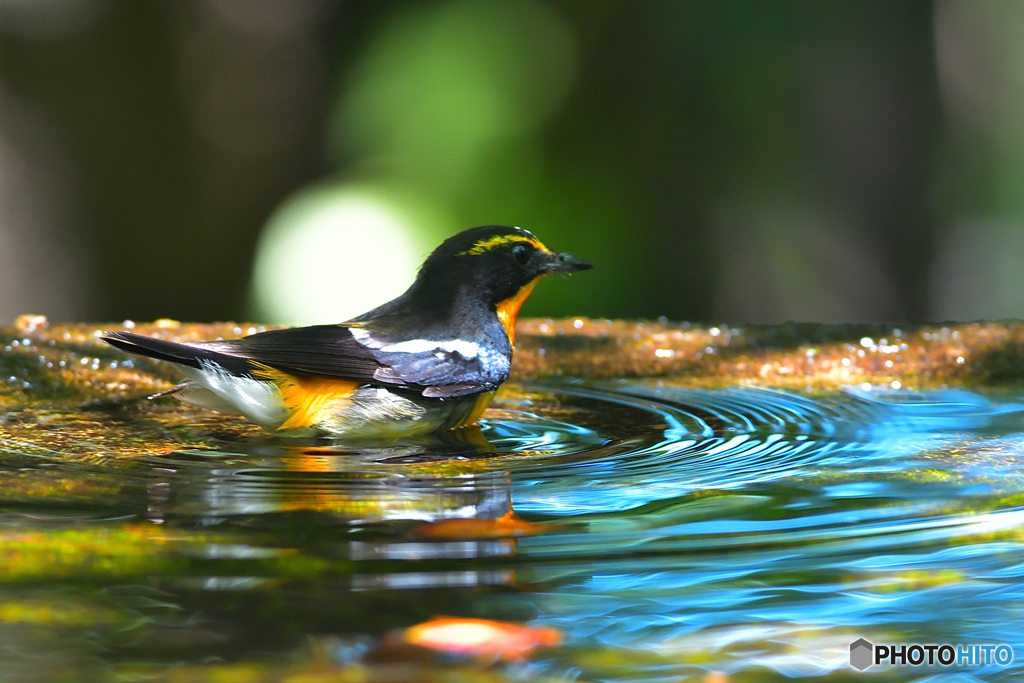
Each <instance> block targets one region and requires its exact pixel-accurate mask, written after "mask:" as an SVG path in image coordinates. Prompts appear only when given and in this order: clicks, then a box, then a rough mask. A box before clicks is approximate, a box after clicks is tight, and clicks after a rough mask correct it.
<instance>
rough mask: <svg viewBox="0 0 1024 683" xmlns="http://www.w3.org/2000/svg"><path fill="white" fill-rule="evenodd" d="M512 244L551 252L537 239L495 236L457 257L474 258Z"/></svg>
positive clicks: (460, 253) (524, 236) (521, 236)
mask: <svg viewBox="0 0 1024 683" xmlns="http://www.w3.org/2000/svg"><path fill="white" fill-rule="evenodd" d="M512 242H526V243H527V244H531V245H533V246H534V247H536V248H537V249H539V250H540V251H545V252H547V251H549V249H548V248H547V247H545V246H544V245H543V244H541V243H540V240H538V239H537V238H536V237H527V236H526V235H495V236H494V237H490V238H488V239H485V240H480V241H479V242H477V243H476V244H474V245H473V246H472V247H470V248H469V249H467V250H466V251H460V252H459V253H458V254H456V256H473V255H476V254H482V253H484V252H485V251H490V250H491V249H494V248H495V247H500V246H502V245H505V244H511V243H512Z"/></svg>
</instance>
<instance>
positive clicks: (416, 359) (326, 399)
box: [103, 226, 591, 437]
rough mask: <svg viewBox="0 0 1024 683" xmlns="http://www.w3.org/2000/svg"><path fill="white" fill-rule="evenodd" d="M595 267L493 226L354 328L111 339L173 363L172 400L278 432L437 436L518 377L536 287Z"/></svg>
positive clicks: (439, 252) (452, 242)
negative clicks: (176, 379) (180, 379)
mask: <svg viewBox="0 0 1024 683" xmlns="http://www.w3.org/2000/svg"><path fill="white" fill-rule="evenodd" d="M590 267H591V266H590V264H589V263H587V262H586V261H584V260H582V259H578V258H576V257H575V256H572V255H570V254H556V253H554V252H552V251H550V250H549V249H548V248H547V247H545V246H544V245H543V244H541V243H540V242H539V241H538V240H537V238H536V237H534V236H533V235H532V234H530V233H529V232H527V231H525V230H521V229H519V228H507V227H500V226H485V227H480V228H473V229H471V230H466V231H465V232H462V233H460V234H458V235H455V236H454V237H451V238H449V239H447V240H445V242H444V243H443V244H441V246H439V247H438V248H437V249H436V250H434V253H432V254H431V255H430V257H429V258H428V259H427V260H426V262H425V263H424V264H423V266H422V268H420V272H419V275H418V276H417V278H416V281H415V282H414V283H413V284H412V286H411V287H409V289H408V291H406V292H405V294H403V295H402V296H400V297H398V298H397V299H394V300H393V301H391V302H389V303H386V304H384V305H383V306H380V307H378V308H375V309H374V310H372V311H370V312H369V313H365V314H363V315H362V316H359V317H358V318H355V319H353V320H350V321H348V322H346V323H341V324H336V325H315V326H312V327H299V328H292V329H285V330H272V331H269V332H263V333H260V334H255V335H252V336H250V337H245V338H243V339H238V340H233V341H213V342H200V343H196V344H178V343H174V342H169V341H165V340H162V339H154V338H150V337H145V336H141V335H136V334H131V333H129V332H112V333H109V334H107V335H106V336H104V337H103V339H104V341H106V342H107V343H108V344H111V345H112V346H115V347H117V348H119V349H121V350H123V351H128V352H130V353H135V354H140V355H144V356H150V357H152V358H157V359H160V360H166V361H170V362H172V363H174V364H175V365H176V367H177V368H178V369H179V370H180V371H181V372H182V374H184V375H185V376H186V377H188V378H189V381H188V382H185V383H184V384H181V385H179V386H177V387H175V388H174V389H173V390H171V391H169V392H165V393H168V394H174V395H176V396H177V397H178V398H181V399H183V400H185V401H189V402H192V403H195V404H197V405H200V406H204V407H207V408H212V409H214V410H220V411H222V412H232V413H240V414H242V415H244V416H245V417H247V418H249V419H250V420H252V421H253V422H256V423H257V424H259V425H260V426H262V427H264V428H265V429H268V430H271V431H276V432H281V433H287V434H292V435H300V436H301V435H306V434H316V433H319V434H327V435H331V436H337V437H382V436H383V437H392V436H406V435H413V434H429V433H431V432H437V431H443V430H448V429H454V428H457V427H463V426H466V425H470V424H473V423H475V422H476V420H477V418H479V417H480V415H481V413H483V411H484V410H485V409H486V408H487V406H488V405H489V404H490V402H491V398H492V397H493V396H494V392H495V390H496V389H497V388H498V386H499V385H501V384H502V383H503V382H504V381H505V380H506V379H508V373H509V368H510V366H511V362H512V348H513V344H514V342H515V322H516V316H517V315H518V313H519V309H520V307H521V306H522V304H523V302H524V301H525V300H526V298H527V297H528V296H529V295H530V293H531V292H532V291H533V288H534V286H535V285H536V284H537V281H538V280H540V279H541V278H543V277H546V276H548V275H552V274H555V273H570V272H573V271H577V270H585V269H587V268H590ZM367 286H372V283H367Z"/></svg>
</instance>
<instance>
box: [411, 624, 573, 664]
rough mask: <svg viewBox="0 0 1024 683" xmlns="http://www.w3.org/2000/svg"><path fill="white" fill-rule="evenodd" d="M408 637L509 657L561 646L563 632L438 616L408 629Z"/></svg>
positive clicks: (448, 648) (462, 651)
mask: <svg viewBox="0 0 1024 683" xmlns="http://www.w3.org/2000/svg"><path fill="white" fill-rule="evenodd" d="M405 639H406V640H407V641H408V642H410V643H412V644H414V645H419V646H421V647H428V648H431V649H433V650H441V651H443V652H451V653H455V654H462V655H472V656H476V657H498V658H500V659H506V660H509V659H521V658H523V657H526V656H528V655H529V654H530V653H532V652H533V651H534V650H536V649H537V648H539V647H545V646H547V647H550V646H553V645H558V644H559V643H561V642H562V634H561V633H560V632H559V631H558V629H555V628H551V627H549V626H523V625H522V624H510V623H507V622H503V621H491V620H489V619H460V618H455V617H439V618H436V619H431V620H430V621H427V622H424V623H422V624H417V625H416V626H412V627H410V628H408V629H406V630H405Z"/></svg>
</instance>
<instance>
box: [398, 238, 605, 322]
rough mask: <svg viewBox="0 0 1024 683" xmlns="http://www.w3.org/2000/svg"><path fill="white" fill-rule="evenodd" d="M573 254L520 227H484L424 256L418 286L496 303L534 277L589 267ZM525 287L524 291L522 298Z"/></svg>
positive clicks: (533, 281) (513, 294) (518, 292)
mask: <svg viewBox="0 0 1024 683" xmlns="http://www.w3.org/2000/svg"><path fill="white" fill-rule="evenodd" d="M592 267H593V266H591V265H590V263H588V262H587V261H584V260H583V259H581V258H577V257H575V256H573V255H572V254H558V253H555V252H553V251H551V250H550V249H548V248H547V247H545V246H544V245H543V244H541V242H540V240H538V239H537V238H536V237H534V236H533V235H532V234H531V233H529V232H528V231H526V230H523V229H522V228H511V227H506V226H502V225H485V226H482V227H479V228H470V229H469V230H465V231H463V232H460V233H459V234H458V235H455V236H453V237H449V238H448V239H447V240H445V241H444V242H443V243H442V244H441V246H439V247H438V248H437V249H435V250H434V252H433V253H432V254H431V255H430V257H429V258H427V260H426V262H425V263H424V264H423V267H422V268H421V269H420V273H419V277H418V278H417V284H420V285H424V286H427V287H428V288H430V289H434V288H435V287H436V286H441V287H445V288H450V289H460V288H462V287H468V288H470V289H471V290H472V292H473V293H474V294H475V295H477V296H481V297H482V298H483V299H484V301H485V302H486V303H489V304H492V305H495V306H499V305H500V304H501V303H502V302H504V301H507V300H508V299H511V298H513V297H516V296H520V295H521V293H522V291H523V289H524V288H526V287H529V288H530V289H531V290H532V288H533V285H534V284H536V281H537V280H538V279H539V278H542V277H545V276H547V275H554V274H555V273H571V272H574V271H577V270H587V269H589V268H592ZM528 295H529V291H527V292H526V293H525V295H523V299H524V300H525V298H526V296H528Z"/></svg>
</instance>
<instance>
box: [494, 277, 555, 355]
mask: <svg viewBox="0 0 1024 683" xmlns="http://www.w3.org/2000/svg"><path fill="white" fill-rule="evenodd" d="M542 277H544V276H543V275H539V276H537V277H535V278H534V279H532V280H530V281H529V282H528V283H526V284H525V285H523V286H522V288H520V290H519V291H518V292H516V293H515V295H514V296H510V297H509V298H507V299H505V300H504V301H500V302H498V305H497V306H496V309H497V311H498V319H499V320H501V324H502V325H503V326H504V327H505V334H507V335H508V341H509V343H510V344H512V347H513V348H515V345H516V318H517V317H518V316H519V309H520V308H522V307H523V302H524V301H526V300H527V299H528V298H529V297H530V294H531V293H532V292H533V288H534V287H536V286H537V281H538V280H540V279H541V278H542Z"/></svg>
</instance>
